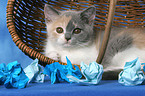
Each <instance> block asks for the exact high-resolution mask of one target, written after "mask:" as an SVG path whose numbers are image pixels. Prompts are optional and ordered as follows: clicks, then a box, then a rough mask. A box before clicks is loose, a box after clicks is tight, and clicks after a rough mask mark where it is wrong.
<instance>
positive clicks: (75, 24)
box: [45, 6, 145, 79]
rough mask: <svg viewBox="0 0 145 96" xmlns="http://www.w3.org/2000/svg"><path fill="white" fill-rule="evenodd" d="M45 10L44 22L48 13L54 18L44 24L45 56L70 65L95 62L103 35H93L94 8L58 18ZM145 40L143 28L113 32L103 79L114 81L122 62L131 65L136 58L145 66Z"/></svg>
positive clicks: (116, 29) (63, 14)
mask: <svg viewBox="0 0 145 96" xmlns="http://www.w3.org/2000/svg"><path fill="white" fill-rule="evenodd" d="M46 7H47V8H46ZM46 7H45V17H46V19H48V18H49V16H48V14H46V12H48V11H49V12H50V14H49V15H51V14H53V16H50V17H53V20H52V22H50V23H47V20H46V25H47V32H48V38H47V42H46V46H45V55H46V56H48V57H50V58H53V59H55V60H60V61H62V62H66V59H65V58H66V56H67V57H68V58H69V59H70V60H71V62H72V63H73V64H78V65H79V64H80V63H81V62H82V61H83V62H85V63H86V64H89V63H90V62H92V61H96V59H97V56H98V53H99V48H100V46H101V41H102V38H103V35H102V34H103V33H104V31H99V32H96V30H95V31H93V20H94V16H95V13H94V12H95V10H94V8H93V7H91V8H88V9H87V10H85V11H83V12H81V13H80V12H76V11H74V12H73V11H68V12H67V11H66V12H63V13H61V14H60V13H58V12H57V11H56V10H54V9H53V11H52V9H51V7H50V6H46ZM88 10H89V11H88ZM53 12H54V13H53ZM79 16H80V17H79ZM50 19H52V18H50ZM58 27H61V28H63V33H61V34H58V33H57V32H56V30H55V29H56V28H58ZM75 28H81V29H82V32H81V33H79V34H74V33H73V32H72V30H74V29H75ZM144 36H145V29H143V28H113V29H112V31H111V36H110V40H109V43H108V46H107V50H106V53H105V56H104V59H103V61H102V65H103V67H104V71H105V73H107V74H104V76H103V77H104V79H108V78H109V79H110V78H111V79H112V77H113V78H114V77H117V75H118V72H119V71H120V69H123V67H124V64H125V62H129V61H132V60H134V59H135V58H137V57H139V59H140V61H141V62H142V63H143V62H145V39H144ZM118 70H119V71H118ZM109 72H110V73H109ZM112 72H113V74H112ZM115 73H117V74H115Z"/></svg>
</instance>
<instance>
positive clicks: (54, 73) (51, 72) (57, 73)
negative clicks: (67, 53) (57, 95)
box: [43, 57, 82, 84]
mask: <svg viewBox="0 0 145 96" xmlns="http://www.w3.org/2000/svg"><path fill="white" fill-rule="evenodd" d="M66 60H67V65H61V64H59V62H54V63H52V64H49V65H46V67H45V68H44V72H43V73H44V74H46V75H48V76H49V77H50V79H51V84H54V83H59V82H63V81H67V82H69V80H68V78H67V77H66V75H67V74H71V75H73V76H75V77H76V78H81V77H82V75H81V72H80V70H79V68H78V66H74V68H73V65H72V64H71V62H70V60H69V59H68V58H67V57H66ZM74 69H75V70H74Z"/></svg>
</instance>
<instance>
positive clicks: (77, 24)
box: [44, 4, 95, 48]
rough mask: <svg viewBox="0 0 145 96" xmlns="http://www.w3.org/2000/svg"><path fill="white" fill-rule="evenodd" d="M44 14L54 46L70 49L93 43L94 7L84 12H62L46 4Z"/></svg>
mask: <svg viewBox="0 0 145 96" xmlns="http://www.w3.org/2000/svg"><path fill="white" fill-rule="evenodd" d="M44 12H45V21H46V25H47V32H48V39H49V40H51V42H53V44H57V45H60V46H63V47H69V48H70V47H81V46H86V45H88V44H89V43H90V42H92V41H93V39H94V35H95V34H94V32H93V23H94V18H95V8H94V7H90V8H88V9H87V10H85V11H83V12H76V11H63V12H60V11H57V10H55V9H53V8H52V7H50V6H49V5H47V4H46V5H45V9H44ZM48 21H50V22H48ZM48 42H49V41H48Z"/></svg>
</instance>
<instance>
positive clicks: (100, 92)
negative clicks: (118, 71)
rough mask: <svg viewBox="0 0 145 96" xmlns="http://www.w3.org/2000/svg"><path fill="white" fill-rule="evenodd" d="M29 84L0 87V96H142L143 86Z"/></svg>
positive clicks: (115, 81) (111, 83) (115, 82)
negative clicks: (22, 87)
mask: <svg viewBox="0 0 145 96" xmlns="http://www.w3.org/2000/svg"><path fill="white" fill-rule="evenodd" d="M50 83H51V82H50V81H48V80H46V81H45V83H41V84H38V83H37V84H36V83H31V84H29V85H28V86H27V88H25V89H6V88H5V87H4V86H0V96H144V94H145V85H140V86H134V87H126V86H122V85H121V84H119V83H118V81H117V80H107V81H103V80H102V81H101V82H100V83H99V85H96V86H78V85H77V84H69V83H57V84H50Z"/></svg>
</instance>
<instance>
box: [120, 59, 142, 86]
mask: <svg viewBox="0 0 145 96" xmlns="http://www.w3.org/2000/svg"><path fill="white" fill-rule="evenodd" d="M143 81H144V74H143V71H142V70H141V63H140V61H139V59H138V58H136V59H135V60H133V61H131V62H126V64H125V66H124V69H123V71H121V72H120V74H119V79H118V82H119V83H121V84H122V85H125V86H134V85H139V84H142V83H143Z"/></svg>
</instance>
